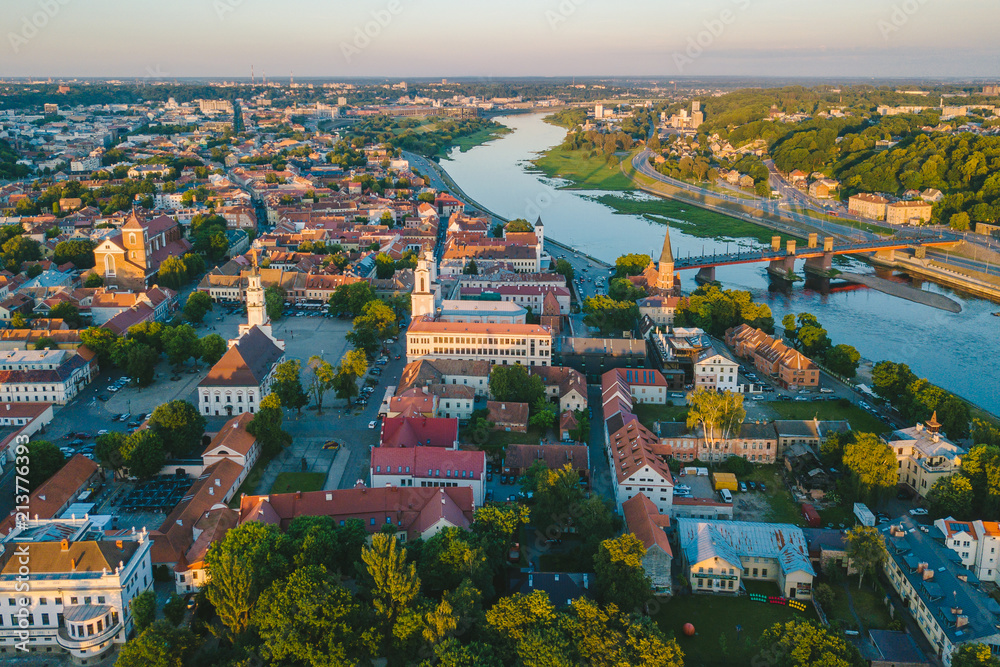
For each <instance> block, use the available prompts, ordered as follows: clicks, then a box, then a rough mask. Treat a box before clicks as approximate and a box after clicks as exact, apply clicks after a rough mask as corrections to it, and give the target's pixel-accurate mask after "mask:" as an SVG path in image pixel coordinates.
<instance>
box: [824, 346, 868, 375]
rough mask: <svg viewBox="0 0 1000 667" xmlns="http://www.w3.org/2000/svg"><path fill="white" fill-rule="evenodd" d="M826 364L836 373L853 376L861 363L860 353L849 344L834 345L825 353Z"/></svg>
mask: <svg viewBox="0 0 1000 667" xmlns="http://www.w3.org/2000/svg"><path fill="white" fill-rule="evenodd" d="M826 365H827V368H829V369H830V370H831V371H833V372H834V373H836V374H837V375H842V376H844V377H846V378H853V377H854V376H855V375H856V374H857V372H858V366H860V365H861V353H860V352H858V351H857V350H856V349H855V348H854V347H852V346H851V345H844V344H843V343H841V344H840V345H835V346H834V347H833V348H831V349H830V350H829V351H828V352H827V353H826Z"/></svg>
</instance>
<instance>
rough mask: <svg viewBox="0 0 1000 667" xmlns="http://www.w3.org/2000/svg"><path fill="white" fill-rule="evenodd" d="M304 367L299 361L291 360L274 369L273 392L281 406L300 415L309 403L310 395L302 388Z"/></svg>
mask: <svg viewBox="0 0 1000 667" xmlns="http://www.w3.org/2000/svg"><path fill="white" fill-rule="evenodd" d="M301 368H302V365H301V364H300V363H299V360H298V359H289V360H288V361H283V362H281V363H280V364H278V366H277V368H275V369H274V381H273V382H272V383H271V391H273V392H274V393H275V394H277V396H278V398H279V399H281V405H282V406H284V407H286V408H288V409H290V410H297V411H298V412H299V413H301V412H302V408H304V407H305V406H306V405H308V403H309V394H307V393H306V391H305V389H303V388H302V377H301Z"/></svg>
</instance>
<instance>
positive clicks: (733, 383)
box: [694, 346, 740, 391]
mask: <svg viewBox="0 0 1000 667" xmlns="http://www.w3.org/2000/svg"><path fill="white" fill-rule="evenodd" d="M739 369H740V365H739V364H738V363H737V362H736V361H735V360H733V358H732V357H730V356H729V354H728V353H726V352H723V351H722V350H721V349H719V348H716V347H715V346H712V347H709V348H708V349H705V350H702V352H701V354H699V355H698V358H697V360H695V362H694V388H695V389H712V390H715V391H736V390H737V386H738V384H739Z"/></svg>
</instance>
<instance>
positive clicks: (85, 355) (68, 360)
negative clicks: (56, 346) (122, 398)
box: [0, 348, 98, 405]
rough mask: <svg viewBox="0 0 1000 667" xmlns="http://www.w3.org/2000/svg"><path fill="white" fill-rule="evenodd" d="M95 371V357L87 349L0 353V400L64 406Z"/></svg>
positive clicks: (0, 401)
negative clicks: (78, 350)
mask: <svg viewBox="0 0 1000 667" xmlns="http://www.w3.org/2000/svg"><path fill="white" fill-rule="evenodd" d="M97 372H98V368H97V356H96V355H94V354H93V353H92V352H90V351H89V350H87V349H86V348H82V349H81V351H80V352H72V351H68V350H9V351H6V352H0V403H55V404H57V405H64V404H66V403H68V402H69V401H71V400H73V398H75V397H76V395H77V394H78V393H80V392H81V391H82V390H83V389H84V388H85V387H86V386H87V385H88V384H90V381H91V379H92V378H93V377H95V376H96V375H97Z"/></svg>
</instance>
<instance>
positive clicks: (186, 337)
mask: <svg viewBox="0 0 1000 667" xmlns="http://www.w3.org/2000/svg"><path fill="white" fill-rule="evenodd" d="M162 340H163V350H164V352H166V353H167V359H169V360H170V363H171V364H173V365H174V366H181V365H183V364H184V363H185V362H186V361H187V360H188V359H190V358H191V357H197V356H198V355H199V354H200V353H201V349H200V347H199V343H198V334H197V333H195V330H194V327H192V326H191V325H190V324H179V325H177V326H173V327H167V328H166V329H164V330H163V337H162Z"/></svg>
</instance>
